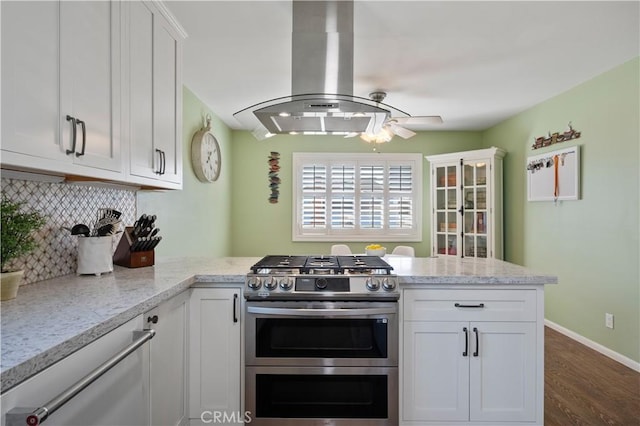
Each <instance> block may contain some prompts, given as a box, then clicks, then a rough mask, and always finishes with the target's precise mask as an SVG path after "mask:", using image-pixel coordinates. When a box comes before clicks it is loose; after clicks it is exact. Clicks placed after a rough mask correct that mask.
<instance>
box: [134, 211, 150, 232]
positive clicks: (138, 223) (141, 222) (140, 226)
mask: <svg viewBox="0 0 640 426" xmlns="http://www.w3.org/2000/svg"><path fill="white" fill-rule="evenodd" d="M146 221H147V215H146V214H144V213H143V214H142V216H140V219H138V220H137V221H136V223H135V224H134V225H133V226H134V228H133V231H132V232H131V234H132V235H133V237H134V238H137V237H138V236H139V235H140V231H142V229H143V228H144V227H145V223H146Z"/></svg>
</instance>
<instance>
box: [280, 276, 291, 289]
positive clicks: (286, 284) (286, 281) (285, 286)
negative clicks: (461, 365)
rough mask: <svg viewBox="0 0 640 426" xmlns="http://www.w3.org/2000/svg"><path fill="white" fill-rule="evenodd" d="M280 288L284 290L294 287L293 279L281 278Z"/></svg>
mask: <svg viewBox="0 0 640 426" xmlns="http://www.w3.org/2000/svg"><path fill="white" fill-rule="evenodd" d="M280 288H281V289H283V290H284V291H289V290H291V289H292V288H293V280H292V279H291V278H290V277H285V278H283V279H281V280H280Z"/></svg>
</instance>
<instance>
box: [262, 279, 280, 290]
mask: <svg viewBox="0 0 640 426" xmlns="http://www.w3.org/2000/svg"><path fill="white" fill-rule="evenodd" d="M264 287H265V288H266V289H267V290H275V289H276V287H278V281H277V280H276V279H275V278H274V277H269V278H267V280H266V281H265V282H264Z"/></svg>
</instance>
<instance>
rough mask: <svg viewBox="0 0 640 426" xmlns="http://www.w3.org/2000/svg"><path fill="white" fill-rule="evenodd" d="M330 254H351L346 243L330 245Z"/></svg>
mask: <svg viewBox="0 0 640 426" xmlns="http://www.w3.org/2000/svg"><path fill="white" fill-rule="evenodd" d="M331 254H332V255H334V256H351V255H352V254H353V253H351V249H350V248H349V246H348V245H346V244H334V245H332V246H331Z"/></svg>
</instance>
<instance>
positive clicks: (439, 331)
mask: <svg viewBox="0 0 640 426" xmlns="http://www.w3.org/2000/svg"><path fill="white" fill-rule="evenodd" d="M468 326H469V325H468V323H467V322H405V323H404V347H403V349H404V357H403V358H404V359H403V373H402V375H403V394H402V397H403V401H402V419H403V420H404V421H412V420H422V421H429V420H438V421H467V420H468V419H469V387H468V383H469V358H468V356H469V354H470V352H469V350H468V349H469V348H468V347H467V342H468V341H467V333H468ZM465 329H466V330H467V333H465ZM465 349H467V352H466V353H465Z"/></svg>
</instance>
